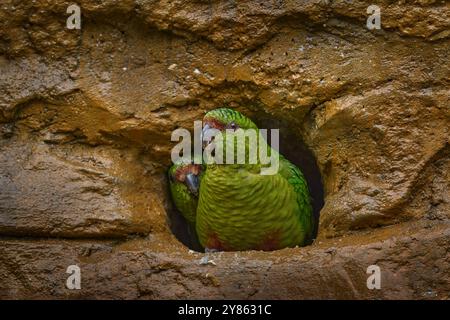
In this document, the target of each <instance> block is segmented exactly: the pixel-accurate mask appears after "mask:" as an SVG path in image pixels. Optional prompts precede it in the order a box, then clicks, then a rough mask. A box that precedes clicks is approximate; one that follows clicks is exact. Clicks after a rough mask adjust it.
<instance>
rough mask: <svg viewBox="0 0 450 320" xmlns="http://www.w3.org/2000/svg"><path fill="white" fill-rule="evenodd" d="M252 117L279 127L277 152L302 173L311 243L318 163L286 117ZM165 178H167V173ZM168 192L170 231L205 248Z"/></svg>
mask: <svg viewBox="0 0 450 320" xmlns="http://www.w3.org/2000/svg"><path fill="white" fill-rule="evenodd" d="M244 113H245V111H244ZM251 118H252V120H253V121H254V122H255V123H256V125H257V126H258V127H259V128H261V129H279V130H280V131H279V133H280V144H279V145H280V153H281V154H282V155H283V156H284V157H285V158H287V159H288V160H289V161H291V162H292V163H293V164H295V165H296V166H297V167H299V168H300V170H301V171H302V172H303V175H304V176H305V179H306V181H307V183H308V187H309V191H310V194H311V198H312V206H313V215H314V220H315V224H314V225H315V230H314V232H313V237H312V239H310V241H309V243H308V244H311V243H312V241H313V239H315V238H316V237H317V231H318V225H319V217H320V210H321V209H322V207H323V205H324V191H323V184H322V178H321V174H320V170H319V167H318V166H317V162H316V158H315V156H314V154H313V153H312V151H311V150H309V148H308V147H307V146H306V144H305V143H304V142H303V140H302V138H301V135H300V133H298V132H296V131H295V130H294V129H293V128H292V126H290V125H289V123H287V121H284V120H281V119H274V118H273V116H271V115H268V114H265V113H264V114H257V115H253V116H252V117H251ZM268 137H269V138H270V133H268ZM269 143H270V141H269ZM166 179H168V177H167V176H166ZM167 194H168V195H169V196H168V200H169V201H167V218H168V223H169V226H170V229H171V231H172V233H173V234H174V235H175V237H176V238H177V239H178V240H179V241H180V242H181V243H183V244H184V245H185V246H186V247H188V248H189V249H192V250H195V251H198V252H204V249H203V248H202V247H201V245H200V243H199V241H198V239H197V235H196V232H195V230H193V228H191V227H190V226H189V224H188V223H187V221H186V219H185V218H184V217H183V216H182V215H181V213H180V212H179V211H178V210H177V209H176V207H175V205H174V203H173V201H172V198H171V195H170V190H169V187H167Z"/></svg>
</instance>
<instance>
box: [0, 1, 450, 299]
mask: <svg viewBox="0 0 450 320" xmlns="http://www.w3.org/2000/svg"><path fill="white" fill-rule="evenodd" d="M70 4H72V3H71V2H66V1H54V0H45V1H44V0H43V1H33V2H32V1H13V0H6V1H3V2H2V4H1V5H0V71H1V72H0V298H8V299H11V298H290V299H298V298H434V299H443V298H449V292H450V285H449V283H450V281H449V280H450V279H449V274H450V262H449V256H450V255H449V248H450V243H449V242H450V224H449V221H450V206H449V201H450V199H449V184H450V178H449V169H450V157H449V154H450V147H449V127H450V111H449V110H450V109H449V102H450V91H449V81H450V77H449V76H450V66H449V63H448V61H449V53H450V41H449V37H450V7H449V4H448V2H446V1H433V0H430V1H401V2H400V1H399V2H393V1H387V0H383V1H378V2H377V5H379V6H380V8H381V26H382V29H381V30H372V31H370V30H368V29H367V28H366V19H367V16H368V15H367V13H366V9H367V7H368V6H369V5H371V4H372V3H371V2H370V1H339V0H334V1H331V0H330V1H319V0H317V1H275V0H273V1H251V0H248V1H247V0H246V1H232V0H230V1H219V0H217V1H216V0H212V1H200V0H198V1H177V0H174V1H132V0H127V1H121V2H120V4H118V3H117V2H115V1H94V0H84V1H80V2H79V5H80V6H81V12H82V22H81V23H82V25H81V29H80V30H76V29H75V30H69V29H67V28H66V19H67V18H68V16H69V14H67V13H66V10H67V7H68V6H69V5H70ZM223 105H228V106H230V107H236V108H238V109H239V110H240V111H242V112H244V113H245V114H247V115H249V116H250V117H252V118H253V119H254V120H255V122H257V123H261V124H265V125H267V126H271V127H277V128H280V130H281V133H282V138H283V137H284V139H282V140H281V145H282V148H283V146H284V148H285V149H286V150H287V152H288V153H289V154H290V157H291V160H293V161H294V162H297V163H299V164H300V165H302V166H303V169H304V170H305V171H306V172H308V175H309V180H310V183H311V184H312V185H314V186H315V188H316V189H315V190H316V192H315V202H316V206H317V207H318V209H320V207H322V201H324V206H323V208H322V209H321V211H320V227H319V233H318V238H317V240H316V241H315V243H314V244H313V245H311V246H309V247H306V248H295V249H286V250H281V251H277V252H245V253H215V254H210V259H213V260H214V262H215V263H216V265H213V264H208V265H200V264H199V261H200V258H201V257H202V256H203V254H201V253H192V252H190V253H189V252H188V248H187V247H186V246H184V245H183V244H182V243H181V242H180V241H179V240H177V238H176V237H175V236H174V235H173V234H172V232H171V231H173V232H174V233H175V234H176V235H177V236H178V237H179V238H180V240H183V236H182V234H183V232H182V229H183V224H182V223H181V222H180V221H179V220H177V219H178V218H177V217H174V215H173V213H171V212H172V210H171V204H170V199H169V197H168V192H167V181H166V176H165V171H166V170H167V168H168V166H169V165H170V150H171V148H172V147H173V145H174V143H173V142H171V141H170V136H171V132H172V131H173V130H174V129H176V128H178V127H184V128H192V126H193V121H194V120H199V119H201V118H202V116H203V114H204V112H206V111H207V110H210V109H213V108H216V107H219V106H223ZM283 134H284V136H283ZM299 150H300V151H302V150H304V152H303V151H302V152H300V151H299ZM322 186H323V191H324V197H323V199H322V195H321V190H322ZM168 216H169V218H170V219H167V217H168ZM180 230H181V231H180ZM72 264H77V265H79V266H80V268H81V272H82V289H81V290H68V289H67V288H66V286H65V283H66V279H67V276H68V274H66V273H65V271H66V268H67V267H68V266H69V265H72ZM373 264H376V265H378V266H379V267H380V269H381V279H382V284H381V286H382V287H381V289H380V290H368V289H367V286H366V280H367V277H368V275H367V274H366V269H367V267H368V266H369V265H373Z"/></svg>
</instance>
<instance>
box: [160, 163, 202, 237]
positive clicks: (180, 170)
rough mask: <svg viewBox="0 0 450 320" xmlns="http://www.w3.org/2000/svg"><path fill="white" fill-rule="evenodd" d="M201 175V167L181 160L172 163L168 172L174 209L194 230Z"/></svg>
mask: <svg viewBox="0 0 450 320" xmlns="http://www.w3.org/2000/svg"><path fill="white" fill-rule="evenodd" d="M203 173H204V167H203V165H201V164H195V163H193V161H191V160H186V159H183V158H182V159H180V160H179V161H177V162H176V163H174V164H173V165H172V167H170V169H169V172H168V174H169V183H170V192H171V195H172V199H173V202H174V203H175V207H176V208H177V209H178V210H179V211H180V213H181V214H182V215H183V217H184V218H185V219H186V221H187V222H188V223H189V225H190V226H191V227H192V228H193V229H194V230H195V220H196V219H195V217H196V215H197V204H198V193H199V187H200V181H201V179H202V176H203Z"/></svg>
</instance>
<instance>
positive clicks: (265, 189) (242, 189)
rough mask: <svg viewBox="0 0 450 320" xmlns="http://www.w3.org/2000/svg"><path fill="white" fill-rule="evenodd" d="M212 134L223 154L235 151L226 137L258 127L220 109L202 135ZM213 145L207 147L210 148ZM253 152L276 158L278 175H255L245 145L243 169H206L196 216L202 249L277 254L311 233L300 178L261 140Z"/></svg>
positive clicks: (296, 170) (302, 241)
mask: <svg viewBox="0 0 450 320" xmlns="http://www.w3.org/2000/svg"><path fill="white" fill-rule="evenodd" d="M211 129H215V130H219V131H220V132H221V133H222V140H223V142H224V143H223V148H224V149H223V150H224V151H223V154H226V151H225V149H226V148H227V147H228V148H229V147H232V148H235V149H236V143H235V140H234V139H230V137H229V134H228V133H227V132H226V131H225V130H226V129H231V131H235V132H236V131H237V130H240V129H254V130H255V131H256V132H257V134H258V136H259V129H258V127H257V126H256V125H255V124H254V123H253V122H252V121H251V120H250V119H249V118H247V117H245V116H244V115H242V114H241V113H239V112H238V111H235V110H232V109H228V108H221V109H216V110H213V111H210V112H208V113H207V114H206V115H205V117H204V119H203V133H204V135H205V134H207V133H208V131H209V130H211ZM215 142H217V140H216V141H212V143H215ZM257 143H258V146H260V147H262V148H267V150H268V152H269V153H270V152H274V154H275V155H277V156H278V157H279V167H278V171H277V172H276V173H275V174H272V175H262V174H260V172H261V169H262V168H263V167H265V166H267V165H263V164H262V162H261V161H260V159H259V157H258V159H257V161H256V163H254V162H250V161H249V158H248V157H247V155H248V150H249V143H248V141H247V142H246V144H245V152H246V158H245V162H244V163H243V164H218V163H207V164H205V167H206V170H205V171H204V174H203V176H202V183H201V185H200V193H199V201H198V207H197V216H196V219H197V220H196V230H197V235H198V237H199V241H200V243H201V245H202V246H203V247H205V248H208V249H216V250H220V251H243V250H266V251H269V250H277V249H282V248H285V247H295V246H302V245H305V244H306V243H307V242H308V241H309V240H311V237H312V232H313V230H314V220H313V210H312V205H311V198H310V193H309V190H308V186H307V183H306V181H305V178H304V176H303V174H302V172H301V171H300V169H299V168H297V167H296V166H295V165H294V164H292V163H291V162H289V161H288V160H287V159H285V158H284V157H283V156H282V155H280V154H279V153H278V152H276V151H275V150H274V149H272V148H271V147H270V146H269V145H268V144H267V142H266V141H265V140H264V139H258V140H257Z"/></svg>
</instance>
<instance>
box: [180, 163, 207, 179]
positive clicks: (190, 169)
mask: <svg viewBox="0 0 450 320" xmlns="http://www.w3.org/2000/svg"><path fill="white" fill-rule="evenodd" d="M200 172H202V167H201V166H200V165H199V164H195V163H193V164H188V165H185V166H183V167H180V168H178V169H177V170H176V171H175V179H176V180H177V181H179V182H184V179H185V178H186V175H187V174H188V173H192V174H195V175H198V174H200Z"/></svg>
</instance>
